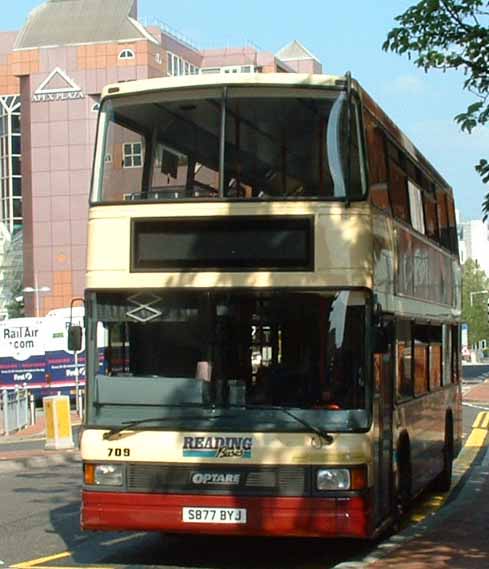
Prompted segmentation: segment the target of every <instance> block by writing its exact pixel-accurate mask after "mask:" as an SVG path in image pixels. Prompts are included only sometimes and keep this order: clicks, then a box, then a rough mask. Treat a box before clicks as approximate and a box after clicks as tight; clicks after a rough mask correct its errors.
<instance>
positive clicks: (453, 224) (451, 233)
mask: <svg viewBox="0 0 489 569" xmlns="http://www.w3.org/2000/svg"><path fill="white" fill-rule="evenodd" d="M447 210H448V211H447V213H448V241H449V244H450V250H451V252H452V253H455V254H456V255H458V238H457V221H456V219H455V205H454V203H453V199H452V198H451V197H450V196H447Z"/></svg>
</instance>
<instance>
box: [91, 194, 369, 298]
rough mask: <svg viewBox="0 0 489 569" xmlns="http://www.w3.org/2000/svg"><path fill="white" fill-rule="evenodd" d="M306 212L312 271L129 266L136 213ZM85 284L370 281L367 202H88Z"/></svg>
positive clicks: (229, 284)
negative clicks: (311, 220)
mask: <svg viewBox="0 0 489 569" xmlns="http://www.w3.org/2000/svg"><path fill="white" fill-rule="evenodd" d="M233 215H236V216H240V215H311V216H314V217H315V222H316V232H315V234H316V235H315V256H316V259H315V266H316V269H317V270H316V271H315V273H311V272H304V273H301V272H292V273H290V272H289V273H288V272H275V273H273V272H265V271H256V272H247V273H244V272H243V273H236V272H234V273H226V272H205V271H204V272H202V271H201V272H195V273H192V272H191V271H184V272H181V273H170V272H148V273H141V272H138V273H131V272H130V250H131V247H130V242H129V239H130V233H131V231H130V227H131V220H132V219H138V218H164V217H168V218H175V217H177V218H178V217H185V218H186V219H191V218H192V217H207V216H209V217H217V216H223V217H229V216H233ZM88 227H89V239H88V243H89V246H88V261H87V288H89V289H104V288H110V289H115V288H120V289H132V290H134V289H141V288H161V287H165V288H171V287H197V288H205V287H278V286H285V287H287V286H289V287H301V286H302V287H326V286H331V287H346V286H357V287H369V288H371V287H372V264H371V258H372V255H371V251H372V246H371V231H370V218H369V206H368V204H366V203H363V204H360V205H355V206H353V205H352V206H351V207H349V208H348V209H346V208H345V207H344V206H343V205H341V204H338V203H336V204H324V203H323V204H318V203H317V202H316V203H307V202H293V203H280V202H274V203H272V202H269V203H257V202H250V203H246V202H241V203H239V204H229V203H223V202H217V203H165V204H161V203H160V204H158V203H150V204H138V205H134V204H127V205H122V206H121V205H114V206H111V205H104V206H100V207H92V208H91V210H90V214H89V225H88Z"/></svg>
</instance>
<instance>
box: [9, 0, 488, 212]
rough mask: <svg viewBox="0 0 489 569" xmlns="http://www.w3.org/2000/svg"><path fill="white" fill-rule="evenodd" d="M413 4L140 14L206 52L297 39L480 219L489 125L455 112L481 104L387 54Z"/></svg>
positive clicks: (213, 1) (210, 1) (362, 0)
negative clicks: (353, 86) (359, 92)
mask: <svg viewBox="0 0 489 569" xmlns="http://www.w3.org/2000/svg"><path fill="white" fill-rule="evenodd" d="M40 3H41V0H17V1H16V2H15V3H14V4H13V5H10V7H9V9H8V10H3V11H2V22H1V29H3V30H15V29H19V28H20V27H21V26H22V24H23V22H24V21H25V18H26V16H27V14H28V12H29V11H30V10H31V9H32V8H34V7H36V6H38V5H39V4H40ZM414 3H415V0H345V1H343V2H335V1H333V0H300V2H291V1H290V0H281V1H279V0H246V1H244V0H233V1H229V0H178V1H177V2H163V1H162V0H139V17H140V18H147V19H149V20H151V19H153V18H156V19H159V20H161V21H162V22H164V23H165V24H166V25H168V26H170V27H171V28H173V29H174V30H176V31H178V32H179V33H180V34H182V35H183V36H185V37H187V38H188V39H190V40H191V41H192V43H193V44H195V45H196V46H197V47H199V48H203V49H205V48H222V47H236V46H243V45H245V44H251V45H255V46H256V47H258V48H259V49H261V50H265V51H271V52H273V53H276V52H277V51H278V50H279V49H281V48H282V47H283V46H285V45H287V44H288V43H290V42H291V41H292V40H294V39H296V40H298V41H300V42H301V43H302V44H303V45H304V46H305V47H306V48H307V49H309V50H310V51H311V52H312V53H313V54H314V55H315V56H316V57H317V58H318V59H319V60H320V61H321V63H322V64H323V71H324V72H325V73H328V74H333V75H343V74H344V73H345V72H346V71H351V73H352V75H353V77H354V78H355V79H357V80H358V81H359V82H360V84H361V85H362V86H363V88H364V89H366V90H367V91H368V92H369V93H370V95H371V96H372V97H373V98H374V99H375V100H376V101H377V103H378V104H380V106H381V107H382V108H383V109H384V111H386V112H387V114H388V115H389V116H390V117H391V118H392V119H393V120H394V122H396V123H397V125H398V126H399V127H400V128H401V130H403V131H404V133H405V134H407V136H408V137H409V138H410V139H411V140H412V141H413V143H414V144H415V145H416V146H417V147H418V148H419V150H420V151H421V152H422V153H423V154H424V155H425V156H426V158H428V160H429V161H430V162H431V163H432V164H433V165H434V166H435V168H437V170H438V171H439V172H440V174H441V175H442V176H443V177H444V178H445V179H446V180H447V182H448V183H449V184H450V185H451V186H452V187H453V189H454V192H455V200H456V204H457V208H458V210H459V211H460V213H461V217H462V219H465V220H468V219H480V218H481V215H482V214H481V203H482V200H483V197H484V195H485V194H486V193H487V192H489V186H485V185H484V184H483V183H482V182H481V180H480V177H479V175H478V174H477V173H476V172H475V170H474V166H475V164H477V163H478V161H479V159H480V158H483V157H486V158H489V156H488V154H489V128H484V127H481V128H479V129H477V130H475V131H473V133H472V134H470V135H469V134H466V133H461V132H460V130H459V128H458V126H457V125H456V123H455V122H454V117H455V115H457V114H459V113H461V112H463V111H465V109H466V107H467V105H468V104H470V103H471V102H473V101H474V98H473V96H471V95H470V94H468V93H467V92H464V91H463V89H462V84H463V80H464V78H463V76H462V75H461V74H458V73H455V72H448V73H441V72H433V71H430V72H429V73H424V72H423V71H422V70H419V69H418V68H416V67H415V66H414V64H413V63H412V62H411V61H409V60H408V58H407V57H405V56H399V55H397V54H394V53H386V52H384V51H382V44H383V42H384V40H385V38H386V36H387V33H388V32H389V30H391V29H392V27H393V26H394V25H395V21H394V18H395V17H396V16H397V15H400V14H401V13H403V12H404V11H405V10H406V9H407V8H408V7H409V6H411V5H412V4H414Z"/></svg>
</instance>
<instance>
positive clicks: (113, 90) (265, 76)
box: [102, 73, 345, 100]
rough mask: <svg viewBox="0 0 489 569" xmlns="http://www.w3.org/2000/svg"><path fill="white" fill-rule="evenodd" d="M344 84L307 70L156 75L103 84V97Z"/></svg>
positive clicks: (341, 81)
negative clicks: (188, 89)
mask: <svg viewBox="0 0 489 569" xmlns="http://www.w3.org/2000/svg"><path fill="white" fill-rule="evenodd" d="M344 84H345V77H339V76H335V75H311V74H308V73H208V74H203V75H181V76H179V77H158V78H156V79H142V80H139V81H124V82H122V83H113V84H111V85H106V86H105V88H104V90H103V91H102V100H103V99H104V98H105V97H107V96H121V95H129V94H136V93H138V94H139V93H150V92H154V91H165V90H170V89H183V88H186V87H216V86H221V85H222V86H225V85H231V86H234V85H236V86H237V85H244V86H248V87H249V86H253V85H260V86H267V85H268V86H271V87H282V86H284V87H337V88H340V87H342V86H344Z"/></svg>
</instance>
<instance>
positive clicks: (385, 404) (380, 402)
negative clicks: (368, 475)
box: [374, 324, 394, 524]
mask: <svg viewBox="0 0 489 569" xmlns="http://www.w3.org/2000/svg"><path fill="white" fill-rule="evenodd" d="M393 331H394V326H393V325H392V324H389V325H388V326H387V327H386V334H387V339H388V344H389V349H388V351H387V352H386V353H374V386H375V389H374V419H375V423H376V424H377V425H378V430H377V435H378V437H377V441H376V445H375V449H376V456H375V457H374V460H375V471H376V476H375V486H374V492H375V498H374V499H375V520H376V523H377V524H378V523H380V522H381V521H382V520H383V519H385V518H386V517H387V516H389V515H390V514H391V512H392V511H393V506H394V504H393V500H394V498H393V470H392V465H393V405H394V356H393V352H392V350H393V345H394V342H393Z"/></svg>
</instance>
